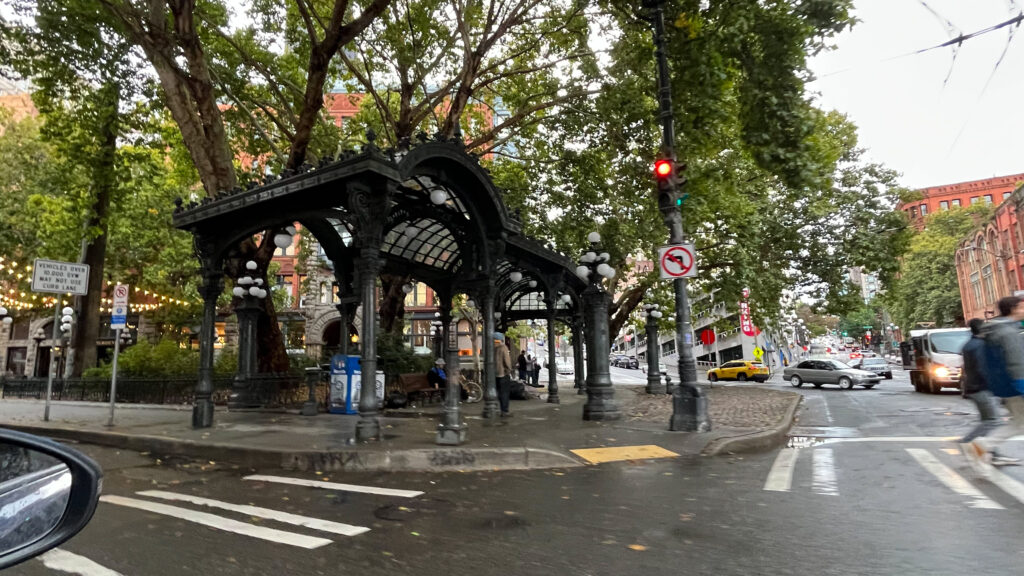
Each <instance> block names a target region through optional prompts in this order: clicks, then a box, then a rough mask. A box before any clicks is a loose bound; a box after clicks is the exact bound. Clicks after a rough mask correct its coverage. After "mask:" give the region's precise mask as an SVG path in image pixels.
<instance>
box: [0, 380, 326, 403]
mask: <svg viewBox="0 0 1024 576" xmlns="http://www.w3.org/2000/svg"><path fill="white" fill-rule="evenodd" d="M232 382H233V378H231V377H217V378H214V379H213V401H214V403H215V404H222V405H223V404H227V401H228V397H229V396H230V395H231V386H232ZM250 386H251V387H252V389H253V390H254V391H255V394H256V397H257V398H259V401H260V404H261V405H262V406H264V407H266V408H288V407H294V406H298V405H301V404H302V403H303V402H304V401H305V400H306V399H307V398H308V394H309V391H308V388H307V386H306V383H305V378H304V377H303V376H302V375H297V374H260V375H258V376H256V377H254V378H252V380H251V381H250ZM195 388H196V377H190V378H132V377H119V378H118V379H117V401H118V402H121V403H126V404H168V405H174V404H177V405H183V404H192V403H193V402H194V401H195ZM323 388H324V390H323V396H324V398H318V400H319V401H320V403H321V405H325V404H326V385H323ZM45 395H46V379H45V378H0V397H2V398H34V399H39V400H41V399H43V397H44V396H45ZM317 395H318V396H321V394H317ZM51 398H52V399H53V400H57V401H79V402H110V380H109V379H106V378H60V379H56V380H54V381H53V393H52V396H51Z"/></svg>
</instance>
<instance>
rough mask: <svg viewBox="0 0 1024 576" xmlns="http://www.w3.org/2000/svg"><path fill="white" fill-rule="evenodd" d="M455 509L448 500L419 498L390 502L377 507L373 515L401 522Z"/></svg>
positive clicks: (437, 514)
mask: <svg viewBox="0 0 1024 576" xmlns="http://www.w3.org/2000/svg"><path fill="white" fill-rule="evenodd" d="M453 510H455V504H454V503H452V502H450V501H448V500H438V499H433V498H421V499H417V500H413V501H411V502H409V503H408V504H401V505H399V504H391V505H388V506H381V507H380V508H377V509H376V510H375V511H374V512H373V515H374V516H376V517H377V518H380V519H381V520H391V521H393V522H402V521H404V520H412V519H413V518H422V517H424V516H439V515H441V514H447V513H449V512H451V511H453Z"/></svg>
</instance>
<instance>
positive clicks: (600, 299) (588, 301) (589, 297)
mask: <svg viewBox="0 0 1024 576" xmlns="http://www.w3.org/2000/svg"><path fill="white" fill-rule="evenodd" d="M587 240H589V241H590V249H589V250H587V251H586V252H584V253H583V256H582V257H580V265H579V266H577V267H576V275H577V276H579V277H580V279H581V280H584V281H586V282H587V288H586V290H584V291H583V303H584V308H585V312H584V313H585V314H586V318H587V340H588V341H587V402H586V404H584V405H583V419H584V420H618V419H619V418H621V416H622V414H621V412H619V406H618V404H616V402H615V391H614V389H613V388H612V379H611V375H610V374H609V371H608V351H609V349H610V348H611V346H610V344H609V340H608V305H609V304H610V303H611V295H610V294H608V291H607V290H605V289H604V283H603V280H604V279H605V278H614V277H615V269H614V268H612V267H611V266H609V265H608V260H609V259H610V256H609V255H608V253H607V252H603V251H602V247H601V235H600V234H598V233H597V232H591V233H590V234H589V235H588V236H587Z"/></svg>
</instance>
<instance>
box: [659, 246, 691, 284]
mask: <svg viewBox="0 0 1024 576" xmlns="http://www.w3.org/2000/svg"><path fill="white" fill-rule="evenodd" d="M658 262H659V263H660V266H659V268H660V269H661V277H662V278H673V279H674V278H692V277H694V276H696V275H697V252H696V251H695V250H694V249H693V244H672V245H669V246H662V247H661V248H658Z"/></svg>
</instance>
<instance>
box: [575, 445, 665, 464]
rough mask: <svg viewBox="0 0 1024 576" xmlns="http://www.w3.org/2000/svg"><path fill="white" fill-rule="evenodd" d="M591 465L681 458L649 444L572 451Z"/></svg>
mask: <svg viewBox="0 0 1024 576" xmlns="http://www.w3.org/2000/svg"><path fill="white" fill-rule="evenodd" d="M570 452H572V453H573V454H575V455H577V456H579V457H580V458H583V459H584V460H586V461H587V462H589V463H591V464H602V463H604V462H619V461H621V460H647V459H649V458H675V457H677V456H679V454H676V453H675V452H672V451H671V450H665V449H664V448H662V447H661V446H655V445H654V444H647V445H644V446H614V447H611V448H581V449H579V450H570Z"/></svg>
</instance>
